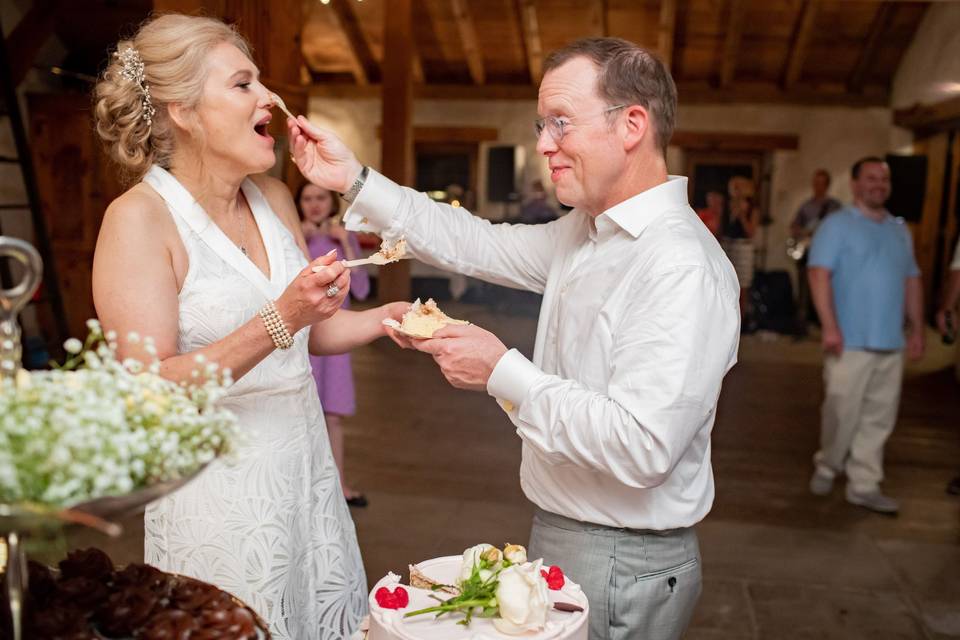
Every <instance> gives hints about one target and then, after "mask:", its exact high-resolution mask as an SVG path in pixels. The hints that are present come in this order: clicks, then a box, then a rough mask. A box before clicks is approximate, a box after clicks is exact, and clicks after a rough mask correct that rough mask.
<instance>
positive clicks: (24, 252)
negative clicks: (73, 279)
mask: <svg viewBox="0 0 960 640" xmlns="http://www.w3.org/2000/svg"><path fill="white" fill-rule="evenodd" d="M3 258H10V259H13V260H15V261H17V262H19V263H20V264H21V265H22V267H23V271H24V275H23V277H22V279H21V281H20V282H19V283H18V284H16V285H15V286H14V287H12V288H10V289H2V288H0V381H3V380H8V381H9V380H15V379H16V376H17V372H18V371H20V357H21V347H20V325H19V324H18V323H17V315H18V314H19V313H20V310H21V309H23V307H24V306H26V304H27V302H28V301H29V300H30V297H31V296H32V295H33V294H34V292H35V291H36V290H37V287H38V286H39V284H40V279H41V277H42V274H43V262H42V261H41V259H40V254H38V253H37V250H36V249H34V248H33V247H32V246H31V245H30V244H28V243H26V242H24V241H23V240H18V239H16V238H9V237H5V236H0V260H2V259H3ZM204 468H205V467H201V468H200V469H198V470H197V471H196V472H194V473H193V474H191V475H189V476H187V477H184V478H179V479H176V480H171V481H169V482H163V483H160V484H155V485H152V486H150V487H146V488H143V489H139V490H137V491H134V492H132V493H129V494H126V495H122V496H108V497H104V498H98V499H96V500H91V501H88V502H83V503H79V504H75V505H72V506H71V507H69V508H67V509H56V508H51V507H48V506H45V505H39V504H32V503H20V504H2V503H0V537H2V539H3V540H4V541H5V542H6V547H7V554H6V555H7V558H6V567H5V571H4V573H5V576H4V578H5V579H4V582H5V588H6V595H7V599H8V601H9V603H10V618H11V621H12V626H13V638H14V640H23V638H24V636H23V606H24V596H25V594H26V592H27V575H28V573H27V555H26V550H25V549H24V540H25V539H26V538H27V537H31V536H38V537H39V536H48V535H51V534H53V533H55V532H57V531H60V530H62V529H63V528H65V527H67V526H70V525H80V526H85V527H90V528H93V529H96V530H98V531H100V532H102V533H104V534H106V535H108V536H111V537H116V536H119V535H120V534H121V533H122V532H123V528H122V527H121V526H120V525H119V524H116V522H115V521H116V520H119V519H121V518H123V517H125V516H128V515H131V514H134V513H137V512H139V511H142V510H143V509H144V507H146V505H148V504H149V503H151V502H153V501H154V500H156V499H158V498H161V497H163V496H165V495H167V494H168V493H171V492H173V491H176V490H177V489H179V488H180V487H182V486H183V485H184V484H186V483H187V482H189V481H190V480H192V479H193V478H194V477H196V476H197V475H199V474H200V473H201V472H202V471H203V470H204ZM0 569H4V567H3V566H2V564H0Z"/></svg>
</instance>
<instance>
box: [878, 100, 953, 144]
mask: <svg viewBox="0 0 960 640" xmlns="http://www.w3.org/2000/svg"><path fill="white" fill-rule="evenodd" d="M893 124H895V125H897V126H898V127H903V128H904V129H910V130H912V131H913V132H914V134H915V135H917V136H925V135H930V134H933V133H939V132H941V131H950V130H951V129H958V128H960V96H955V97H953V98H947V99H945V100H943V101H941V102H938V103H936V104H915V105H913V106H912V107H909V108H906V109H897V110H896V111H894V112H893Z"/></svg>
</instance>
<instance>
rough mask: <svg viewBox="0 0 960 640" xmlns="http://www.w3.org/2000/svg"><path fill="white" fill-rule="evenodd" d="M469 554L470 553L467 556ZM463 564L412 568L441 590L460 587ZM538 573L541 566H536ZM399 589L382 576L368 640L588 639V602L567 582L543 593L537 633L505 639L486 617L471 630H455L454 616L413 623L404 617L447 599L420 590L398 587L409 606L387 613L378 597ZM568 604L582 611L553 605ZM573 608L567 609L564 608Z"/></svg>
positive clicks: (457, 616)
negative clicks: (545, 600)
mask: <svg viewBox="0 0 960 640" xmlns="http://www.w3.org/2000/svg"><path fill="white" fill-rule="evenodd" d="M468 551H469V550H468ZM463 562H464V559H463V558H461V557H460V556H446V557H443V558H435V559H433V560H426V561H424V562H421V563H420V564H418V565H417V566H416V569H418V570H419V571H420V572H421V573H422V574H424V575H425V576H426V577H428V578H430V579H431V580H433V581H434V582H437V583H440V584H443V585H456V584H459V577H460V576H461V575H462V574H461V570H462V567H463ZM536 568H537V571H539V564H537V567H536ZM398 586H401V582H400V576H398V575H396V574H393V573H390V574H388V575H386V576H384V577H383V578H382V579H381V580H380V581H379V582H377V584H376V585H375V586H374V587H373V590H372V591H371V592H370V598H369V600H370V618H369V620H370V624H369V632H368V634H367V640H508V639H523V640H586V638H587V615H588V613H589V609H588V606H587V597H586V596H585V595H584V593H583V591H582V590H581V589H580V586H579V585H577V584H576V583H574V582H572V581H571V580H570V579H569V578H565V579H564V584H563V586H562V587H561V588H560V589H559V590H548V591H546V593H547V596H548V599H549V605H548V611H547V613H546V619H545V620H544V622H543V624H542V626H541V627H540V628H535V629H531V630H529V631H524V632H521V633H518V634H516V635H509V634H506V633H502V632H501V631H499V630H498V629H497V628H496V626H495V624H494V620H493V619H492V618H489V617H479V616H478V615H475V616H473V618H472V619H471V620H470V624H469V625H467V626H465V625H463V624H458V623H459V622H460V621H462V620H463V619H464V615H463V614H462V613H458V612H452V613H445V614H444V615H443V616H441V617H440V618H437V617H436V614H433V613H428V614H423V615H417V616H413V617H404V614H406V613H409V612H412V611H417V610H420V609H425V608H428V607H432V606H435V605H437V604H439V603H438V601H437V599H436V598H437V597H440V598H442V599H444V600H445V599H448V598H450V597H451V595H450V594H448V593H444V592H442V591H439V590H431V589H423V588H417V587H412V586H407V585H402V589H404V590H406V592H407V594H408V595H409V603H408V604H407V605H406V606H403V607H401V608H397V609H394V608H385V607H383V606H381V605H380V603H379V602H378V599H377V597H376V594H377V592H378V591H380V590H381V589H382V588H386V589H387V590H388V591H389V592H395V590H396V589H397V587H398ZM557 602H560V603H566V604H569V605H576V607H572V608H577V607H580V608H582V610H580V611H561V610H557V609H555V608H554V603H557ZM567 608H571V607H567Z"/></svg>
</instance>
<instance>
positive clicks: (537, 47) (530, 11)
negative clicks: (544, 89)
mask: <svg viewBox="0 0 960 640" xmlns="http://www.w3.org/2000/svg"><path fill="white" fill-rule="evenodd" d="M515 6H516V8H517V15H518V17H519V20H520V30H521V32H522V33H523V49H524V53H525V54H526V56H527V69H528V70H529V71H530V82H531V83H533V84H535V85H538V84H540V80H541V78H542V77H543V47H542V45H541V43H540V23H539V22H538V21H537V5H536V3H535V2H534V0H516V2H515Z"/></svg>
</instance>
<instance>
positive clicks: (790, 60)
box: [783, 0, 820, 89]
mask: <svg viewBox="0 0 960 640" xmlns="http://www.w3.org/2000/svg"><path fill="white" fill-rule="evenodd" d="M819 9H820V0H804V1H803V6H802V7H801V8H800V16H799V18H798V19H797V26H796V28H795V29H794V32H793V38H792V40H791V43H790V54H789V56H788V57H787V64H786V67H785V69H784V72H783V88H784V89H792V88H793V87H794V86H796V84H797V82H799V80H800V75H801V73H802V72H803V63H804V61H805V60H806V58H807V45H808V44H810V36H811V35H813V26H814V25H815V24H816V22H817V12H818V10H819Z"/></svg>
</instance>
